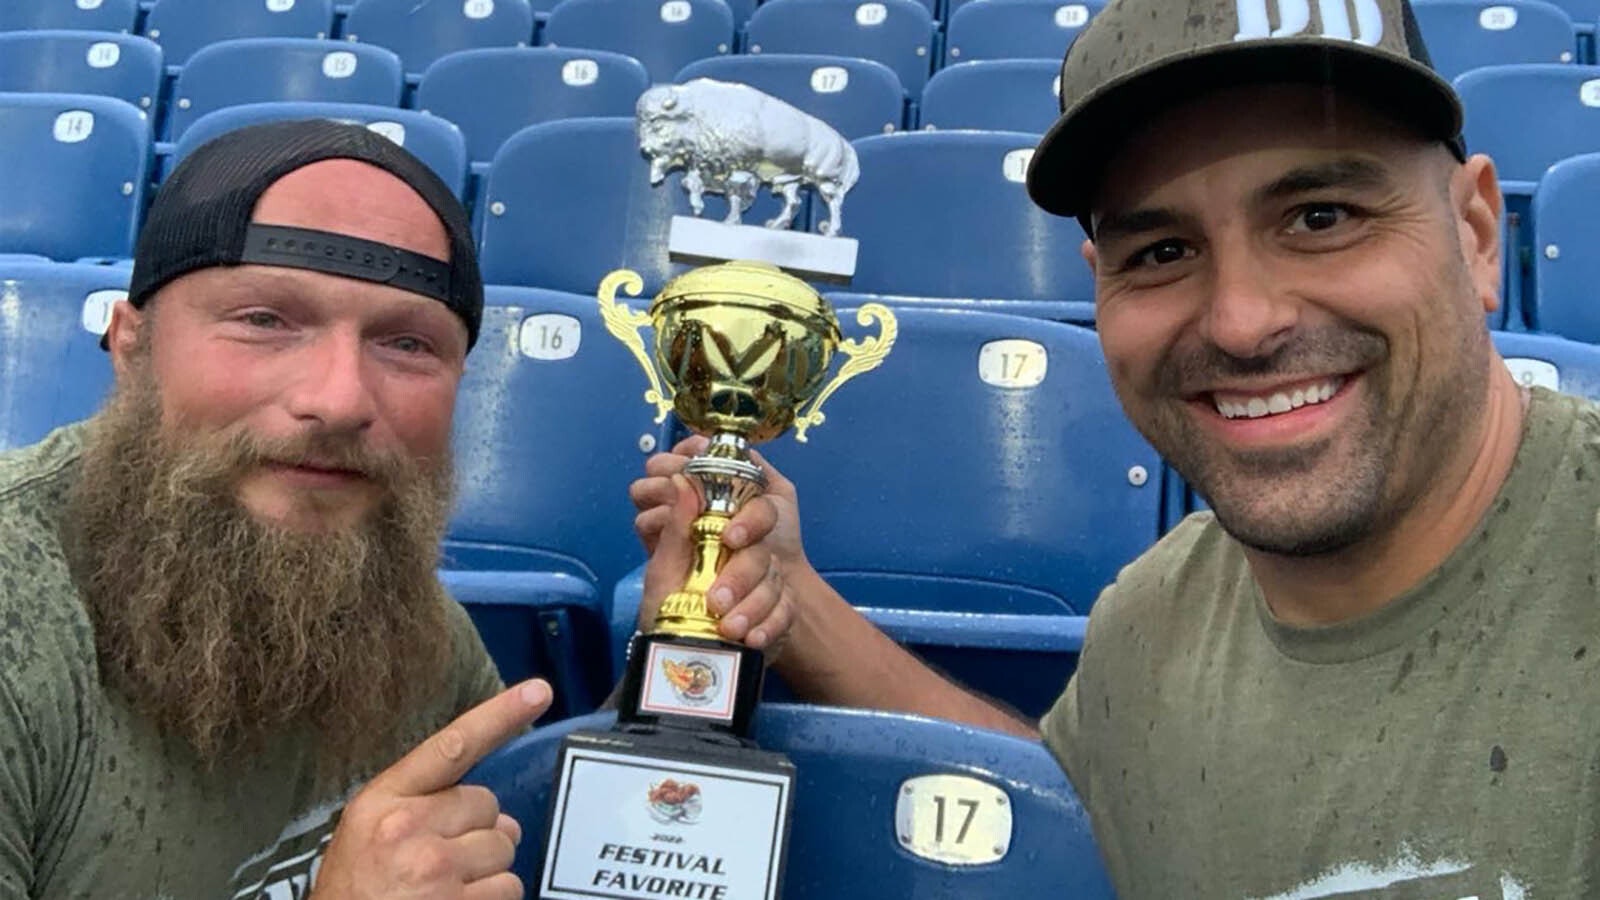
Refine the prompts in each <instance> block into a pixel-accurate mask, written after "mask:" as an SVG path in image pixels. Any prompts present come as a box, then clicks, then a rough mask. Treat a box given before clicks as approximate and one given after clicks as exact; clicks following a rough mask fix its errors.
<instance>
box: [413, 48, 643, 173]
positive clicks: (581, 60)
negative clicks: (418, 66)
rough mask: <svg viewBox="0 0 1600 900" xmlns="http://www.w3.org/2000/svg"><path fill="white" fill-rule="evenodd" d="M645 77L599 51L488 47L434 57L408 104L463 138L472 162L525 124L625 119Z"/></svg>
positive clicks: (625, 60) (632, 63) (633, 65)
mask: <svg viewBox="0 0 1600 900" xmlns="http://www.w3.org/2000/svg"><path fill="white" fill-rule="evenodd" d="M649 85H650V76H649V75H648V74H646V73H645V70H644V67H643V66H641V65H640V64H639V62H638V61H637V60H635V59H632V58H630V57H627V56H623V55H622V54H620V53H611V52H608V51H604V50H573V49H567V48H557V47H493V48H483V49H478V50H462V51H459V52H456V53H452V54H450V55H449V56H445V57H442V58H440V59H439V60H438V61H437V62H435V63H434V64H433V65H431V66H429V67H428V70H427V71H426V72H424V73H423V75H422V83H421V84H419V85H418V86H417V95H416V98H415V102H414V105H415V106H416V108H417V109H418V110H421V111H423V112H427V113H432V114H433V115H436V116H439V117H441V118H444V119H448V120H450V121H452V122H454V123H456V124H457V125H459V126H460V127H461V131H462V133H463V134H464V135H466V139H467V153H468V155H469V156H470V157H471V159H472V161H473V162H482V163H487V162H489V161H490V160H492V159H494V154H495V151H497V150H499V149H500V145H502V144H504V143H505V142H506V139H507V138H509V137H511V135H513V134H516V133H517V132H518V131H520V130H522V129H523V128H526V127H528V126H529V125H537V124H539V123H541V122H552V121H556V120H558V119H571V118H581V117H590V116H631V115H633V110H634V104H635V103H637V102H638V100H639V95H640V94H641V93H643V92H644V90H645V88H647V87H649Z"/></svg>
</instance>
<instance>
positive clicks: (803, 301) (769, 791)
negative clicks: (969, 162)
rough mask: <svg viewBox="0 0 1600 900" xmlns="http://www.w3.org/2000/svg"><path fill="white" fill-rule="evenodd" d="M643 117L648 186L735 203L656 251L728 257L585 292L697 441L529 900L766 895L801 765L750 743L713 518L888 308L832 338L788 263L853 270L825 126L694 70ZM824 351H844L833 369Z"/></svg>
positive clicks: (690, 223)
mask: <svg viewBox="0 0 1600 900" xmlns="http://www.w3.org/2000/svg"><path fill="white" fill-rule="evenodd" d="M754 121H766V122H769V123H770V122H774V121H784V122H787V123H788V126H787V127H783V128H775V129H773V130H772V132H771V134H776V135H788V136H793V135H803V136H804V137H805V140H804V141H802V142H801V143H798V144H795V145H793V146H789V145H782V146H779V145H772V146H767V145H757V144H751V143H749V141H750V140H752V138H751V134H752V132H751V131H750V130H749V128H748V127H747V126H748V124H749V123H750V122H754ZM638 128H639V134H640V149H641V151H642V152H643V154H644V156H645V157H646V158H647V159H649V161H650V165H651V180H652V181H655V182H659V181H660V180H661V179H663V178H664V177H665V172H666V170H667V169H669V168H673V167H686V168H687V170H688V174H686V175H685V177H684V178H683V180H682V186H683V188H684V189H685V190H686V191H689V193H690V203H691V207H692V208H693V209H694V211H695V212H696V213H697V214H698V213H699V212H700V211H701V210H702V204H701V203H700V194H701V193H702V192H721V193H724V194H726V195H727V196H728V199H729V204H730V214H729V219H728V220H725V221H724V222H722V223H716V222H709V221H704V220H700V219H697V218H687V217H679V218H675V219H674V220H673V222H672V236H671V238H670V240H669V244H670V246H669V255H670V257H671V258H673V259H675V260H677V261H680V262H683V261H691V262H695V263H698V262H704V261H707V260H732V261H726V262H718V263H717V264H714V265H707V266H703V267H701V268H698V269H693V270H691V271H688V272H686V273H684V274H682V275H679V276H678V277H677V278H674V279H673V280H671V281H670V282H668V283H667V284H666V286H665V287H663V288H662V290H661V292H660V294H659V295H657V296H656V297H655V299H654V301H653V302H652V303H651V304H650V308H649V310H648V312H641V311H638V310H634V309H630V308H629V307H628V306H627V305H626V303H625V302H624V301H619V300H618V299H617V294H618V292H619V291H620V292H623V293H625V294H626V295H628V296H630V297H637V296H639V294H640V293H641V292H642V291H643V287H644V285H643V280H642V279H641V278H640V276H639V275H638V274H637V273H635V272H632V271H629V270H618V271H615V272H612V273H611V274H609V275H607V276H606V277H605V279H604V280H603V281H602V282H601V284H600V290H599V303H600V311H601V315H602V318H603V319H604V321H605V325H606V329H607V330H608V331H610V332H611V334H612V335H614V336H615V337H616V338H617V339H618V340H620V341H622V342H623V343H624V344H626V345H627V346H628V348H629V349H630V350H632V351H633V355H634V356H635V357H636V358H637V359H638V360H639V365H640V366H641V367H642V368H643V369H644V374H645V379H646V381H647V382H648V388H647V390H646V391H645V392H644V399H645V401H646V402H648V403H650V404H652V405H654V406H655V408H656V413H657V415H656V421H657V422H658V423H659V422H662V421H665V419H666V417H667V414H668V413H669V412H675V413H676V414H677V418H678V419H679V421H681V422H682V423H683V424H684V425H685V426H687V427H688V428H689V429H691V430H693V431H695V432H697V433H699V434H702V435H705V436H707V437H708V438H709V439H710V443H709V444H708V446H707V448H706V450H705V452H703V453H701V454H700V455H699V456H697V457H695V458H694V459H692V460H690V461H689V463H688V465H687V466H685V468H684V474H685V475H686V476H687V477H688V478H689V479H690V480H692V481H693V482H694V483H695V484H696V485H697V488H698V492H699V494H700V496H701V501H702V506H701V512H700V514H699V516H698V517H697V518H696V519H695V521H694V525H693V529H692V540H693V542H694V550H695V552H694V561H693V564H692V566H691V569H690V573H689V576H688V578H687V579H686V580H685V582H684V584H683V586H682V587H680V588H679V589H678V590H676V591H674V592H673V593H671V594H670V595H668V596H667V597H666V598H665V600H664V601H663V602H662V604H661V608H660V610H659V611H658V612H657V613H656V617H655V620H654V622H653V623H651V625H650V627H649V628H648V629H646V630H644V631H641V632H640V633H638V634H636V635H634V637H633V640H632V641H631V643H630V644H629V647H628V663H627V668H626V671H625V672H624V673H623V677H622V685H621V690H620V692H619V693H618V695H617V696H618V700H617V723H616V726H615V727H614V728H613V729H611V730H609V731H598V730H581V729H580V730H575V731H572V732H571V733H569V734H568V735H567V736H566V737H565V738H564V739H563V741H562V745H561V751H560V756H559V758H558V761H557V764H556V774H555V779H554V790H553V791H552V796H551V815H550V819H549V823H548V826H547V831H546V840H545V851H544V866H543V870H542V872H541V874H540V876H539V882H538V887H537V889H536V893H537V896H538V897H540V898H543V900H594V898H608V900H647V898H648V900H654V898H658V897H661V896H675V897H692V898H699V900H716V898H723V900H777V898H778V897H779V896H781V890H782V881H783V873H784V867H785V864H786V860H787V847H788V833H789V816H790V812H791V810H792V804H793V795H792V791H793V787H794V781H795V767H794V764H793V763H792V762H790V761H789V759H788V758H787V757H785V756H784V755H783V754H781V753H775V752H771V751H768V750H763V749H761V748H759V747H758V746H757V745H756V742H755V739H754V735H753V733H752V725H753V723H754V714H755V710H756V707H757V705H758V704H759V702H760V698H761V683H762V677H763V675H764V659H763V656H762V653H761V651H760V650H756V649H753V648H750V647H746V646H744V645H743V644H738V643H734V642H731V641H727V640H724V639H723V638H722V637H721V635H720V634H719V633H718V631H717V616H716V615H714V614H713V613H712V612H711V610H710V607H709V606H708V604H707V602H706V599H707V598H706V594H707V592H708V591H709V590H710V588H711V585H712V583H713V582H714V581H715V580H716V577H717V573H718V571H719V570H720V569H721V567H722V565H723V563H724V561H725V556H726V554H725V552H724V548H723V544H722V532H723V529H724V528H726V527H727V525H728V522H729V520H731V519H732V518H733V516H734V515H735V514H736V513H738V511H739V509H740V507H742V506H743V505H744V504H745V503H746V502H748V501H749V500H751V499H752V498H754V497H757V496H760V494H761V493H762V491H763V490H765V488H766V478H765V477H764V476H763V475H762V472H761V467H760V466H758V465H756V463H755V462H754V461H752V460H751V458H750V447H751V446H752V445H753V444H758V443H760V442H762V441H768V440H771V439H773V438H775V437H778V436H779V435H781V434H783V433H784V432H785V431H787V430H788V429H789V428H791V427H793V428H794V430H795V437H796V439H797V440H800V441H804V440H805V439H806V432H807V430H809V429H811V428H814V427H816V426H817V425H820V424H822V422H823V413H822V407H823V404H824V403H826V402H827V400H828V398H829V397H830V396H831V395H832V394H833V392H834V391H836V390H838V388H839V386H840V385H842V384H844V383H845V382H846V381H849V380H850V379H851V378H854V377H855V376H856V375H859V374H861V373H863V372H866V371H868V370H871V369H873V368H876V367H877V366H878V365H879V364H880V363H882V362H883V360H884V357H886V356H887V355H888V353H889V351H890V349H891V348H892V347H893V345H894V341H895V333H896V326H895V318H894V314H893V313H891V312H890V311H889V310H888V308H886V307H884V306H881V305H878V304H868V305H865V306H863V307H861V309H860V311H859V312H858V314H857V317H856V318H857V321H858V322H859V324H860V325H862V326H870V325H872V324H873V323H874V322H876V323H877V327H878V333H877V335H875V336H871V337H864V338H861V339H859V340H843V339H842V336H841V334H840V330H839V322H838V320H837V319H836V318H835V317H834V313H833V310H832V309H831V308H830V306H829V304H828V302H827V301H826V300H825V299H824V298H823V297H822V295H821V294H819V293H817V291H816V290H815V289H814V288H812V287H811V286H810V285H809V284H808V283H806V282H805V281H803V280H801V279H800V278H798V277H796V276H795V275H792V274H789V273H790V272H800V273H805V274H807V275H810V276H811V277H815V278H819V279H825V280H831V279H839V278H843V279H846V280H847V279H848V277H849V276H850V274H851V273H853V271H854V266H855V259H856V243H855V241H854V240H853V239H850V238H843V237H840V236H839V233H838V227H839V203H838V201H839V198H840V197H842V195H843V193H844V192H845V191H847V190H848V189H849V188H850V186H851V185H853V184H854V182H855V178H856V175H857V170H856V168H855V167H856V163H857V160H856V156H855V152H854V150H853V149H852V148H851V146H850V144H849V143H848V142H847V141H845V140H844V139H843V138H841V137H839V135H838V134H837V133H835V132H832V131H831V130H830V129H828V127H827V126H826V125H824V124H823V123H821V122H820V121H817V120H814V119H810V118H809V117H807V116H805V115H803V114H802V113H800V112H799V111H797V110H794V109H793V108H792V107H787V106H785V105H783V104H782V103H781V102H780V101H778V100H776V99H775V98H772V97H768V96H766V95H764V94H761V93H760V92H758V91H755V90H754V89H753V88H749V87H747V86H745V85H734V84H725V83H721V82H714V81H709V80H706V79H699V80H695V81H691V82H690V83H688V84H686V85H661V86H657V87H655V88H652V89H650V90H649V91H646V92H645V93H644V94H643V95H642V96H641V97H640V99H639V104H638ZM740 148H742V149H740ZM735 151H737V152H735ZM730 153H731V154H732V155H730ZM740 153H742V154H743V157H742V159H734V157H735V156H738V155H739V154H740ZM808 160H809V161H810V162H807V161H808ZM816 160H826V161H831V162H830V163H829V165H828V166H822V165H819V164H815V161H816ZM785 167H788V168H787V169H786V168H785ZM797 167H798V168H797ZM785 171H788V173H789V174H787V175H782V177H781V178H780V177H778V176H779V175H781V174H782V173H784V172H785ZM763 178H773V179H775V183H776V184H777V187H778V188H779V189H781V191H782V192H783V194H784V197H785V198H786V200H785V202H786V205H785V207H784V211H783V212H781V213H780V214H779V215H778V216H777V217H776V218H774V219H773V220H771V221H769V222H768V223H767V225H766V226H764V227H760V228H757V227H754V226H746V225H742V224H739V223H738V217H739V215H740V214H741V213H742V212H743V211H744V207H745V206H746V205H747V203H746V201H748V200H749V196H748V194H753V190H754V189H753V184H754V183H755V182H756V181H758V180H761V179H763ZM794 179H808V180H809V182H810V183H813V184H814V186H815V188H816V190H817V195H818V198H819V199H820V200H823V201H826V202H827V203H828V207H829V214H830V215H829V219H828V221H827V222H825V223H823V224H822V226H821V231H822V234H811V233H807V232H800V231H793V230H788V226H789V221H790V220H791V219H792V218H793V216H794V215H795V211H796V208H797V205H798V192H797V191H796V190H795V185H796V184H797V183H798V182H797V181H795V180H794ZM758 259H764V260H772V261H773V262H757V261H752V260H758ZM774 262H776V263H779V264H781V265H775V264H773V263H774ZM786 270H787V271H786ZM645 328H649V329H650V330H651V332H652V340H651V341H649V342H648V344H647V342H646V339H645V337H644V335H643V334H642V333H641V332H642V330H643V329H645ZM836 356H837V357H842V358H843V364H842V365H840V366H839V367H838V371H837V373H836V374H834V375H833V376H832V377H831V378H830V377H829V371H830V368H832V366H833V364H834V362H835V357H836ZM618 399H621V398H618Z"/></svg>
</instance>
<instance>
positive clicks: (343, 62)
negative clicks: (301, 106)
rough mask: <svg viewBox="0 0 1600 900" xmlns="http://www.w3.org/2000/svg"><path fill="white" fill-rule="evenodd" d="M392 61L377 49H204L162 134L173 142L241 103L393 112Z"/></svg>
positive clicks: (396, 76) (311, 44) (317, 45)
mask: <svg viewBox="0 0 1600 900" xmlns="http://www.w3.org/2000/svg"><path fill="white" fill-rule="evenodd" d="M404 91H405V76H404V74H403V73H402V72H401V71H400V58H399V57H398V56H395V55H394V54H393V53H392V52H390V51H388V50H385V49H384V48H382V47H378V46H374V45H371V44H350V43H342V42H339V41H319V40H313V39H310V38H243V39H240V40H236V41H221V42H219V43H215V44H209V45H207V46H206V47H204V48H202V49H201V50H200V51H199V52H197V53H195V55H194V56H192V57H190V59H189V63H188V65H186V66H184V67H183V71H182V73H180V74H179V76H178V78H177V81H176V82H175V83H174V85H173V89H172V106H171V108H170V111H169V113H168V116H167V134H168V135H169V136H170V137H171V138H173V139H176V138H179V137H181V136H182V135H183V132H184V131H185V130H186V129H187V128H188V127H189V126H190V125H192V124H194V122H195V121H196V120H197V119H199V118H200V117H201V116H204V115H205V114H207V113H210V112H214V111H216V110H219V109H223V108H225V107H229V106H243V105H245V104H249V103H273V102H299V101H305V102H321V103H362V104H368V105H372V106H399V105H400V98H401V95H402V93H403V92H404Z"/></svg>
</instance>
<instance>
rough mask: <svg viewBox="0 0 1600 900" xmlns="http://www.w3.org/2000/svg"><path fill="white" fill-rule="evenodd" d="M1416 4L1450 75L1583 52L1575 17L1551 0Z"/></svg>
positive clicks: (1437, 59)
mask: <svg viewBox="0 0 1600 900" xmlns="http://www.w3.org/2000/svg"><path fill="white" fill-rule="evenodd" d="M1412 9H1413V10H1414V11H1415V13H1416V17H1417V27H1418V28H1419V29H1421V31H1422V38H1423V40H1424V41H1425V42H1427V45H1428V55H1429V56H1430V57H1431V58H1432V59H1433V67H1434V68H1435V69H1437V70H1438V72H1439V74H1440V75H1443V76H1444V77H1445V78H1446V79H1447V80H1448V79H1453V78H1455V77H1456V76H1457V75H1460V74H1462V73H1464V72H1467V71H1469V70H1471V69H1477V68H1481V67H1483V66H1501V65H1509V64H1513V63H1570V62H1573V61H1574V60H1576V58H1577V57H1576V48H1577V33H1576V31H1575V30H1574V28H1573V24H1572V19H1571V18H1569V17H1568V16H1567V14H1566V13H1564V12H1562V11H1561V8H1560V7H1558V6H1556V5H1554V4H1551V3H1547V2H1545V0H1416V2H1415V3H1413V4H1412Z"/></svg>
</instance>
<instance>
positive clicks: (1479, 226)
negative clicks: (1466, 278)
mask: <svg viewBox="0 0 1600 900" xmlns="http://www.w3.org/2000/svg"><path fill="white" fill-rule="evenodd" d="M1450 199H1451V201H1452V203H1453V204H1454V206H1455V213H1456V221H1457V223H1458V228H1457V231H1458V233H1459V235H1460V240H1461V255H1462V257H1463V258H1464V259H1466V261H1467V268H1468V270H1469V271H1470V272H1471V273H1472V283H1473V286H1474V287H1475V288H1476V289H1477V293H1478V299H1479V301H1480V302H1481V303H1482V305H1483V311H1484V312H1485V313H1491V312H1494V311H1495V310H1497V309H1499V308H1500V292H1501V288H1502V284H1501V282H1502V280H1503V277H1504V270H1503V269H1502V268H1501V253H1502V248H1501V246H1500V217H1501V216H1502V215H1503V214H1504V212H1505V198H1504V197H1503V196H1502V195H1501V193H1500V178H1499V174H1498V173H1497V172H1496V171H1495V168H1494V161H1493V160H1491V159H1490V158H1489V157H1487V156H1485V155H1483V154H1481V153H1480V154H1477V155H1475V156H1473V157H1472V158H1471V159H1468V160H1467V161H1466V162H1465V163H1462V164H1461V165H1460V166H1459V167H1457V169H1456V171H1455V174H1454V175H1453V176H1452V177H1451V181H1450Z"/></svg>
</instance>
